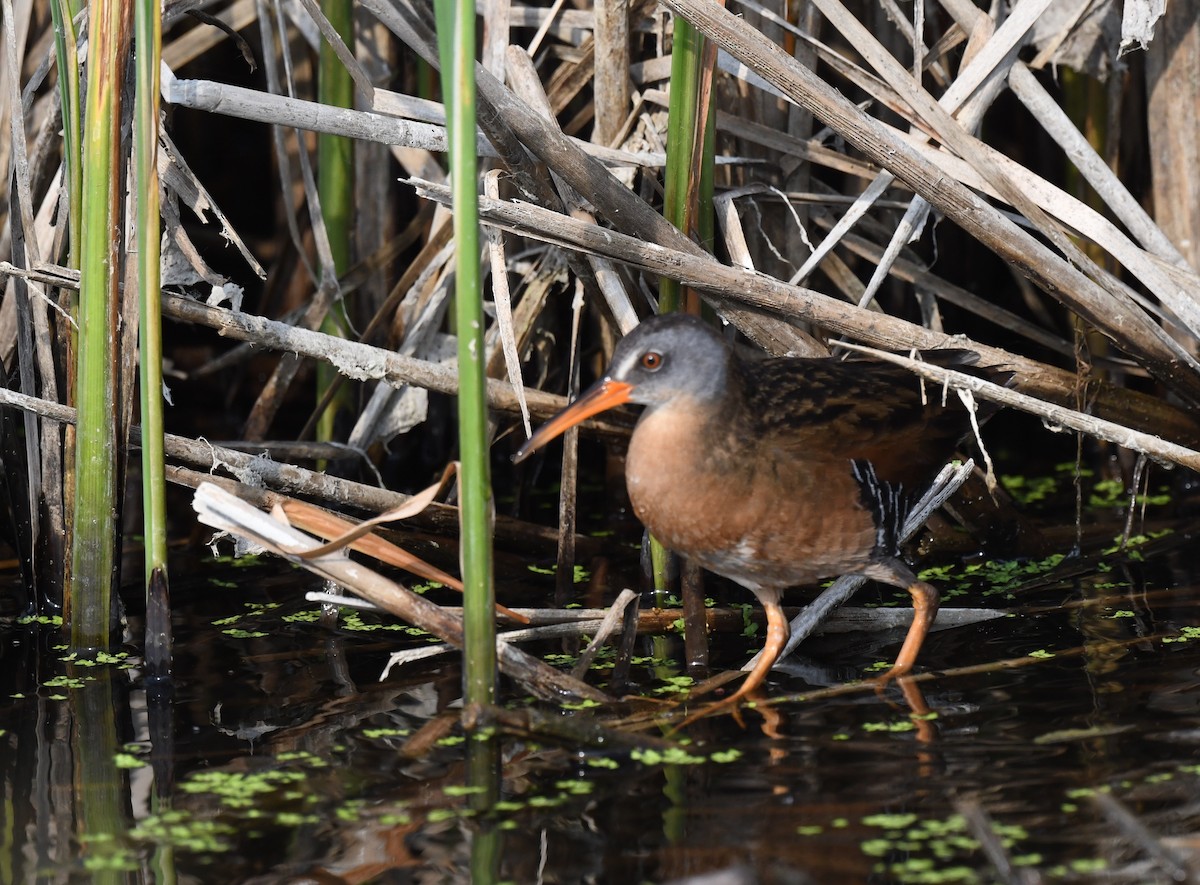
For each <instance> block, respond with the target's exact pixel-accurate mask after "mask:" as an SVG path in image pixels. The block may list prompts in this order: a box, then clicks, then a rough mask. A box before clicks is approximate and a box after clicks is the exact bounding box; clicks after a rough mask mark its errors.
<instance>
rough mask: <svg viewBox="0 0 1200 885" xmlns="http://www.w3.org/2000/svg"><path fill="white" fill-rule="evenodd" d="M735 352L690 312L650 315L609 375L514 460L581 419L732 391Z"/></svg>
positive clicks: (622, 347)
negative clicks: (617, 409) (624, 407)
mask: <svg viewBox="0 0 1200 885" xmlns="http://www.w3.org/2000/svg"><path fill="white" fill-rule="evenodd" d="M731 359H732V351H731V350H730V347H729V345H728V344H726V343H725V341H724V339H722V338H721V336H720V335H719V334H717V332H716V331H715V330H713V329H712V328H711V327H710V326H707V325H705V324H704V323H703V322H701V321H700V320H699V319H697V318H696V317H693V316H689V315H687V314H677V313H676V314H666V315H664V316H655V317H650V318H648V319H646V320H644V321H642V323H641V324H640V325H639V326H638V327H637V328H636V329H634V330H633V331H632V332H630V333H629V334H628V335H626V336H625V337H624V338H622V339H621V341H620V343H618V344H617V348H616V350H615V351H614V352H613V358H612V363H611V364H610V365H609V367H608V373H607V374H606V375H605V376H604V377H603V378H601V379H600V380H599V381H597V382H596V383H595V384H594V385H593V386H592V387H591V388H590V389H589V390H588V391H587V392H586V393H584V395H583V396H581V397H580V398H579V399H577V400H576V401H575V402H574V403H572V404H571V405H570V406H568V407H567V408H566V409H564V410H563V411H561V412H559V413H558V415H556V416H555V417H554V418H552V419H550V421H548V422H547V423H546V424H543V425H542V426H541V427H539V428H538V430H537V432H536V433H534V434H533V436H531V437H530V438H529V439H528V441H526V443H525V445H523V446H521V448H520V449H519V450H518V451H517V453H516V455H514V456H513V461H514V462H517V461H522V460H524V459H525V458H527V457H528V456H529V455H530V454H532V453H533V452H534V451H535V450H537V449H539V448H541V447H542V446H543V445H545V444H546V443H548V442H550V440H552V439H554V438H555V437H557V436H559V435H560V434H562V433H564V432H565V431H567V430H569V429H570V428H572V427H574V426H575V425H576V424H579V423H580V422H581V421H584V420H586V419H587V418H590V417H592V416H593V415H596V414H599V413H600V412H604V411H607V410H608V409H611V408H614V407H615V406H619V405H623V404H624V403H637V404H640V405H645V406H649V407H651V408H652V409H653V408H657V407H659V406H664V405H666V404H668V403H677V402H680V401H682V400H686V399H694V400H698V401H700V402H706V401H711V400H712V399H715V398H716V397H719V396H720V395H721V394H722V392H723V391H725V390H726V387H727V383H728V376H729V365H730V361H731Z"/></svg>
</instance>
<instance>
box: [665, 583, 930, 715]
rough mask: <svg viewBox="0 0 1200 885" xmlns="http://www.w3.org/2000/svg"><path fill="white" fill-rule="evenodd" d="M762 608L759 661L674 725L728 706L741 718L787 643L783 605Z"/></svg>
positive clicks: (767, 604)
mask: <svg viewBox="0 0 1200 885" xmlns="http://www.w3.org/2000/svg"><path fill="white" fill-rule="evenodd" d="M763 608H764V609H765V610H766V613H767V641H766V642H765V643H764V644H763V650H762V656H761V657H759V659H758V663H757V664H755V665H754V669H753V670H751V671H750V674H749V675H748V676H747V677H746V681H745V682H743V683H742V685H741V687H740V688H739V689H738V690H737V691H735V692H734V693H733V694H731V695H730V696H729V697H727V698H723V699H722V700H719V701H717V702H716V703H715V704H709V705H708V706H705V707H701V708H700V709H699V710H697V711H696V712H695V713H693V714H692V715H691V716H688V717H687V718H686V719H684V720H683V722H681V723H679V725H678V726H677V727H676V728H683V727H684V726H686V725H690V724H691V723H693V722H695V721H696V720H697V719H703V718H704V717H705V716H711V715H712V714H714V713H718V712H721V711H722V710H725V709H730V710H731V711H732V712H733V715H734V716H735V717H736V718H737V720H738V723H739V724H741V722H742V720H741V716H740V715H739V713H738V709H737V708H738V705H739V704H740V703H741V702H742V700H743V699H744V698H745V697H746V696H747V695H749V694H750V693H751V692H752V691H754V690H755V689H757V688H758V687H759V686H760V685H762V684H763V682H765V681H766V678H767V674H768V673H770V672H771V668H772V667H773V666H775V662H776V661H777V660H779V654H780V652H782V651H783V647H784V645H786V644H787V640H788V622H787V618H785V617H784V615H783V606H781V605H780V604H779V601H778V600H770V601H766V600H764V601H763ZM918 644H919V643H918Z"/></svg>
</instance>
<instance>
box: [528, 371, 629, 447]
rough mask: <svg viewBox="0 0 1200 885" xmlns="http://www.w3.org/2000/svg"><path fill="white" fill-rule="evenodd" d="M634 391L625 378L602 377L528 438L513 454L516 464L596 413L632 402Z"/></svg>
mask: <svg viewBox="0 0 1200 885" xmlns="http://www.w3.org/2000/svg"><path fill="white" fill-rule="evenodd" d="M632 390H633V385H632V384H626V383H625V382H624V381H614V380H613V379H611V378H604V379H601V380H600V381H599V382H598V383H597V384H596V385H594V386H593V387H592V388H591V389H590V390H589V391H588V392H587V393H585V394H584V395H583V396H581V397H580V398H579V399H577V400H575V402H573V403H571V405H569V406H567V408H565V409H563V410H562V411H561V412H559V413H558V414H557V415H555V416H554V417H553V418H551V419H550V420H549V421H547V422H546V423H545V424H543V425H542V426H541V427H539V428H538V429H537V431H536V432H535V433H534V434H533V436H531V437H529V439H528V440H526V442H525V445H523V446H521V448H520V449H518V450H517V453H516V454H515V455H513V463H514V464H519V463H520V462H521V461H524V460H525V459H526V458H528V457H529V456H530V455H531V454H533V453H534V452H535V451H536V450H538V449H540V448H541V447H542V446H544V445H545V444H546V443H548V442H550V440H552V439H555V438H556V437H558V436H559V435H561V434H563V433H565V432H566V431H568V430H570V429H571V428H572V427H574V426H575V425H576V424H579V423H580V422H582V421H585V420H587V419H588V418H590V417H592V416H593V415H597V414H599V413H600V412H604V411H607V410H608V409H611V408H613V407H615V406H620V405H623V404H624V403H627V402H629V394H630V392H631V391H632Z"/></svg>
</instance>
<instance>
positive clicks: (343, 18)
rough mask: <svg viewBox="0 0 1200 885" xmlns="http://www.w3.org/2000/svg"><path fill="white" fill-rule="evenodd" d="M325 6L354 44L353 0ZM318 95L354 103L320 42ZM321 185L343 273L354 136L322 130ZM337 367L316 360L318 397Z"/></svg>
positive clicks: (322, 426) (340, 332) (339, 309)
mask: <svg viewBox="0 0 1200 885" xmlns="http://www.w3.org/2000/svg"><path fill="white" fill-rule="evenodd" d="M321 11H322V12H324V13H325V17H326V18H327V19H329V23H330V24H331V25H333V29H334V30H335V31H337V33H338V35H339V36H340V37H341V38H342V40H343V42H345V44H346V45H347V46H350V47H353V46H354V6H353V4H352V3H351V0H321ZM317 100H318V101H320V102H321V104H325V105H329V106H330V107H338V108H349V107H353V106H354V82H353V80H352V79H351V77H350V72H349V71H347V70H346V68H345V66H344V65H343V64H342V62H341V60H340V59H338V57H337V54H336V53H335V52H334V51H333V49H331V48H330V46H329V44H328V43H326V42H325V41H322V42H321V50H320V57H319V73H318V79H317ZM317 191H318V194H319V196H320V199H321V215H322V217H323V218H324V220H325V231H326V233H327V234H328V236H329V248H330V251H331V252H332V254H333V270H334V273H336V274H337V275H338V276H341V275H342V274H343V273H345V272H346V271H347V270H349V268H350V264H351V254H350V251H351V242H352V237H353V234H354V142H353V141H352V140H351V139H349V138H346V137H344V136H340V135H329V134H326V133H321V134H319V135H318V136H317ZM346 327H347V324H346V322H345V306H344V305H343V304H342V303H341V302H340V301H339V302H337V303H336V304H334V306H333V307H332V308H331V309H330V311H329V313H328V314H327V315H326V317H325V320H324V322H322V324H321V331H322V332H325V333H326V334H327V335H336V336H338V337H339V338H340V337H343V336H344V335H345V334H346ZM337 377H338V373H337V369H335V368H334V367H333V366H330V365H329V364H328V363H325V362H320V363H318V364H317V400H318V401H321V400H322V399H323V397H324V395H325V391H326V390H328V389H329V387H330V386H331V385H332V384H334V383H335V382H336V380H337ZM346 402H347V400H346V396H345V395H344V394H342V395H339V396H337V397H335V398H334V400H333V403H332V404H331V406H332V407H331V408H327V409H325V410H324V411H323V412H322V413H321V417H320V419H319V420H318V423H317V439H320V440H331V439H333V438H334V421H335V419H336V418H337V412H338V408H339V406H341V405H344V404H345V403H346Z"/></svg>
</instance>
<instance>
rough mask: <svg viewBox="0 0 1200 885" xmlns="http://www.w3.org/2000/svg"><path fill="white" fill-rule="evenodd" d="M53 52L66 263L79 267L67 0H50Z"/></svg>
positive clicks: (75, 99)
mask: <svg viewBox="0 0 1200 885" xmlns="http://www.w3.org/2000/svg"><path fill="white" fill-rule="evenodd" d="M50 17H51V18H52V19H53V20H54V54H55V60H56V61H57V62H58V91H59V97H60V101H61V103H62V117H63V124H62V125H63V165H64V166H65V167H66V168H65V171H66V175H65V178H66V188H67V256H68V257H67V266H68V267H74V268H78V267H79V246H80V234H79V220H80V218H81V217H82V215H83V205H82V201H83V163H82V159H81V154H80V139H81V135H80V129H81V124H80V120H81V116H80V115H81V113H82V110H83V109H82V107H81V106H80V104H79V51H78V39H79V38H78V35H77V34H76V33H75V22H74V19H73V18H72V9H71V6H70V4H69V3H68V2H67V0H51V2H50Z"/></svg>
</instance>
